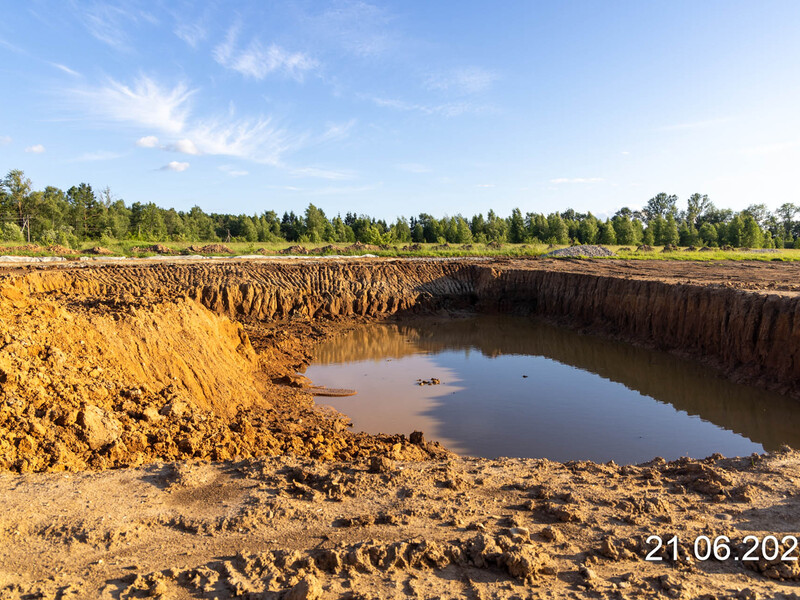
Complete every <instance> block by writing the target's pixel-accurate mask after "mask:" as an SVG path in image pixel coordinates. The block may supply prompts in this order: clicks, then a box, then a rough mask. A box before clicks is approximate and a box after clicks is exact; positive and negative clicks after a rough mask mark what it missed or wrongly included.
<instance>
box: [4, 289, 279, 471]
mask: <svg viewBox="0 0 800 600" xmlns="http://www.w3.org/2000/svg"><path fill="white" fill-rule="evenodd" d="M142 304H143V303H141V302H140V303H139V304H138V305H137V306H131V305H128V304H126V303H124V302H118V303H117V304H116V305H115V306H111V307H109V306H97V305H95V306H91V305H89V306H87V305H78V306H74V307H70V308H65V307H63V306H59V305H57V304H55V303H53V302H50V301H46V300H44V301H43V300H41V299H35V300H33V299H31V298H29V297H27V296H26V295H25V294H24V293H22V292H21V291H19V290H18V289H16V288H14V287H11V286H7V287H3V288H2V290H0V314H2V317H3V319H2V321H1V322H0V339H5V341H6V343H5V345H4V347H3V348H2V349H0V381H1V382H2V389H1V390H0V432H2V435H0V440H2V441H0V466H2V467H5V468H10V467H11V468H16V469H18V470H23V471H25V470H42V469H46V468H49V467H51V466H53V465H56V464H60V465H62V468H63V467H64V466H73V467H79V468H80V467H82V466H85V465H87V464H93V462H94V463H96V462H97V460H96V459H97V456H95V455H98V454H108V453H109V452H112V450H111V448H112V447H116V450H114V452H116V453H117V454H118V455H119V456H118V458H120V459H122V455H126V456H127V455H129V454H130V449H131V448H134V447H138V446H148V445H151V444H155V445H156V446H157V442H156V441H155V440H150V439H149V438H148V437H147V436H145V437H144V438H143V439H142V438H141V433H138V434H135V435H134V432H133V430H134V429H135V427H134V425H135V423H134V422H137V421H145V422H153V423H155V422H156V421H159V420H161V417H162V416H164V415H167V416H173V417H182V416H184V415H185V414H189V413H192V412H198V411H199V412H207V413H212V414H215V415H219V416H220V418H228V417H230V416H231V415H232V414H235V413H236V411H237V410H238V409H239V407H248V406H252V405H253V404H256V403H259V404H261V405H266V402H265V401H264V400H263V399H262V398H261V395H260V394H259V389H263V386H262V385H261V384H259V383H258V381H257V380H256V378H255V372H256V369H257V358H256V355H255V352H254V351H253V349H252V346H251V345H250V342H249V340H248V338H247V336H246V335H244V333H243V331H242V328H241V326H240V325H237V324H234V323H232V322H230V321H229V320H228V319H227V318H225V317H221V316H219V315H216V314H214V313H212V312H211V311H209V310H207V309H205V308H203V307H202V306H201V305H199V304H198V303H196V302H194V301H191V300H184V299H179V300H176V301H165V302H159V303H153V304H151V305H149V306H143V305H142ZM148 411H149V412H148ZM159 412H160V413H161V414H159ZM131 415H133V416H131ZM176 433H178V432H177V431H176ZM131 436H133V437H131ZM174 439H180V436H176V437H175V438H174ZM165 441H166V440H165ZM112 454H113V453H112ZM111 458H113V455H112V457H111ZM128 458H129V456H128Z"/></svg>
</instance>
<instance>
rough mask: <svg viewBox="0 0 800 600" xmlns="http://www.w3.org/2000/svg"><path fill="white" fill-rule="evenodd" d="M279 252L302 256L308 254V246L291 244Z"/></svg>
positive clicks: (285, 254)
mask: <svg viewBox="0 0 800 600" xmlns="http://www.w3.org/2000/svg"><path fill="white" fill-rule="evenodd" d="M279 254H283V255H284V256H301V255H304V254H308V248H306V247H305V246H289V247H288V248H284V249H283V250H281V251H280V252H279Z"/></svg>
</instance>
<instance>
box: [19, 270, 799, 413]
mask: <svg viewBox="0 0 800 600" xmlns="http://www.w3.org/2000/svg"><path fill="white" fill-rule="evenodd" d="M643 262H644V261H639V262H634V261H628V262H625V261H588V260H582V261H579V260H558V261H556V260H509V259H504V260H491V261H488V260H486V261H478V260H435V259H433V260H431V259H428V260H425V259H422V260H420V259H416V260H414V259H408V260H375V261H360V262H355V261H350V262H348V261H346V260H343V261H341V262H338V263H331V262H329V261H326V262H322V261H320V262H309V261H306V262H303V263H294V264H292V263H288V264H269V263H252V264H207V263H200V264H188V265H186V264H180V265H179V264H175V265H161V264H159V265H134V266H116V265H109V266H100V267H93V266H90V267H85V268H73V269H41V270H36V271H33V272H30V273H28V274H26V275H24V276H22V277H21V278H19V277H18V276H17V277H15V279H16V285H20V286H22V287H24V288H26V289H27V290H28V291H29V292H31V293H33V294H42V293H44V294H55V295H60V296H84V297H92V298H98V299H101V298H104V297H105V298H110V297H149V296H169V297H180V296H187V297H189V298H193V299H195V300H198V301H199V302H201V303H202V304H203V305H204V306H206V307H207V308H209V309H211V310H213V311H215V312H217V313H219V314H222V315H227V316H228V317H230V318H232V319H235V320H240V321H244V322H248V321H249V322H262V323H263V322H273V321H279V320H285V319H297V318H303V319H307V320H311V321H315V320H340V319H347V318H353V317H362V318H368V319H374V318H385V317H388V316H392V315H398V316H407V315H410V314H418V313H430V312H436V311H441V310H445V311H446V310H459V309H461V310H474V311H482V312H503V313H505V312H508V313H521V314H529V315H536V316H539V317H543V318H546V319H549V320H551V321H554V322H557V323H558V324H561V325H566V326H569V327H572V328H576V329H580V330H585V331H590V332H592V333H597V334H601V335H605V336H609V337H613V338H615V339H620V340H624V341H627V342H633V343H636V344H642V345H646V346H648V347H653V348H657V349H660V350H666V351H670V352H674V353H677V354H680V355H682V356H685V357H691V358H694V359H697V360H701V361H702V362H704V363H705V364H708V365H710V366H713V367H715V368H718V369H721V370H722V371H724V372H725V373H726V374H727V375H728V376H730V377H731V378H732V379H734V380H736V381H742V382H750V383H756V384H758V385H761V386H764V387H768V388H770V389H773V390H777V391H780V392H781V393H784V394H787V395H790V396H793V397H796V398H797V397H800V385H798V382H800V293H799V292H798V290H797V289H796V288H797V287H798V286H797V284H796V283H795V282H796V281H798V280H800V270H799V269H798V268H797V267H795V266H794V265H771V264H763V265H749V264H744V263H731V264H722V265H710V266H711V267H713V268H709V265H707V264H704V263H694V264H673V263H669V262H659V264H658V265H652V264H642V263H643Z"/></svg>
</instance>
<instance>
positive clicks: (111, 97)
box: [71, 76, 196, 133]
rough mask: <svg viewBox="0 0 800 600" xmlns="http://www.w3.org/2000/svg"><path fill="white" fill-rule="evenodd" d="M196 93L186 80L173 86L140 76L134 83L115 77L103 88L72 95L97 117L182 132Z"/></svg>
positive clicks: (72, 93)
mask: <svg viewBox="0 0 800 600" xmlns="http://www.w3.org/2000/svg"><path fill="white" fill-rule="evenodd" d="M195 92H196V90H190V89H188V88H187V86H186V85H185V84H183V83H179V84H177V85H175V86H174V87H173V88H171V89H170V88H167V87H162V86H160V85H159V84H158V83H157V82H155V81H153V80H152V79H150V78H149V77H145V76H140V77H139V78H137V79H136V81H135V82H134V84H133V86H127V85H124V84H122V83H120V82H118V81H115V80H113V79H111V80H109V82H108V84H107V85H105V86H103V87H97V88H83V89H76V90H72V92H71V96H72V98H73V99H75V100H77V101H79V102H81V103H82V104H84V105H85V106H86V107H87V108H88V109H89V110H90V111H91V114H92V115H93V116H95V117H99V118H101V119H109V120H112V121H123V122H125V121H127V122H133V123H137V124H139V125H144V126H147V127H154V128H156V129H159V130H161V131H167V132H169V133H179V132H180V131H181V130H183V128H184V125H185V122H186V116H187V114H188V112H189V107H188V101H189V99H190V98H191V97H192V95H194V94H195Z"/></svg>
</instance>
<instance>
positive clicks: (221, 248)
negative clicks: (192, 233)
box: [183, 244, 233, 254]
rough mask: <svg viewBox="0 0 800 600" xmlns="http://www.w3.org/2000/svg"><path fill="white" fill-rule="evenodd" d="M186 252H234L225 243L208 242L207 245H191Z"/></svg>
mask: <svg viewBox="0 0 800 600" xmlns="http://www.w3.org/2000/svg"><path fill="white" fill-rule="evenodd" d="M183 253H184V254H233V250H231V249H230V248H228V247H227V246H226V245H225V244H206V245H205V246H189V247H188V248H187V249H186V250H184V251H183Z"/></svg>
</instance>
